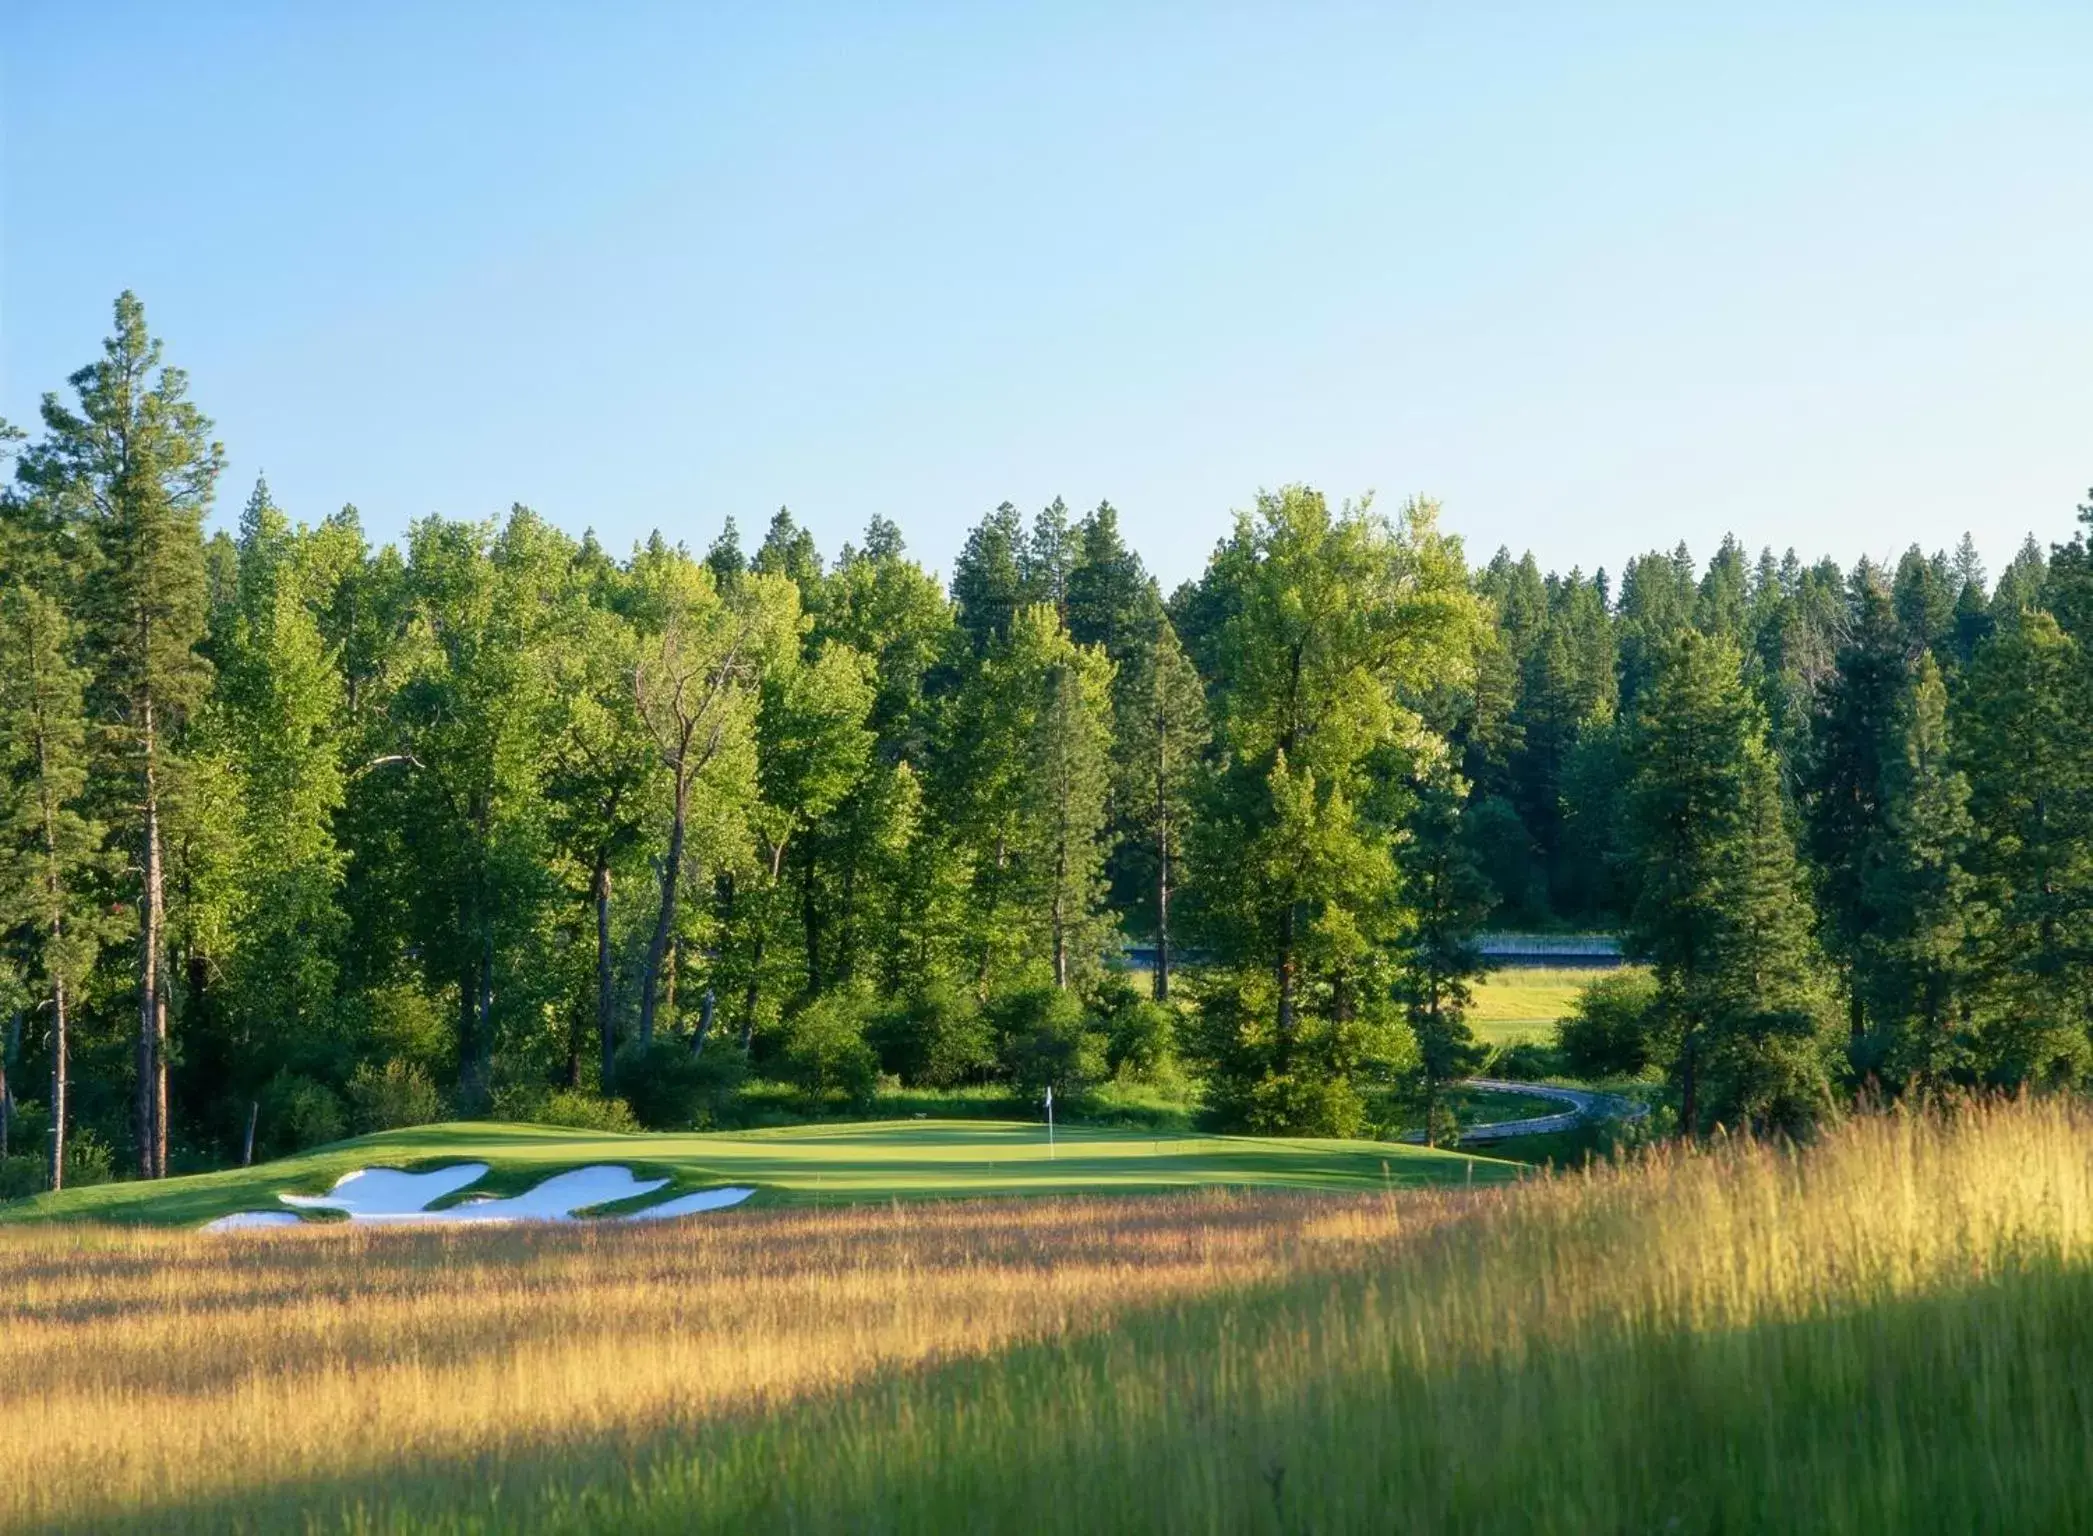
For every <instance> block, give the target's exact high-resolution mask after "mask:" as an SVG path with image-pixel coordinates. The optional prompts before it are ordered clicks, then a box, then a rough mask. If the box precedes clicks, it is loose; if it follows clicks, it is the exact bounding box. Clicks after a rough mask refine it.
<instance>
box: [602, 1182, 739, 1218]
mask: <svg viewBox="0 0 2093 1536" xmlns="http://www.w3.org/2000/svg"><path fill="white" fill-rule="evenodd" d="M754 1193H755V1191H754V1190H753V1189H741V1188H736V1187H733V1186H729V1187H728V1188H726V1189H701V1190H699V1191H698V1192H697V1193H696V1194H694V1195H678V1196H677V1197H676V1198H675V1199H673V1200H664V1201H662V1202H661V1204H659V1205H650V1206H648V1207H647V1208H646V1209H645V1210H643V1211H633V1212H632V1213H631V1214H629V1215H628V1216H626V1218H625V1219H626V1220H627V1221H667V1220H668V1219H669V1218H670V1217H672V1216H695V1215H697V1214H698V1212H700V1211H723V1210H725V1209H726V1208H727V1207H728V1206H730V1205H739V1204H741V1202H742V1201H744V1200H746V1199H748V1197H749V1196H750V1195H753V1194H754Z"/></svg>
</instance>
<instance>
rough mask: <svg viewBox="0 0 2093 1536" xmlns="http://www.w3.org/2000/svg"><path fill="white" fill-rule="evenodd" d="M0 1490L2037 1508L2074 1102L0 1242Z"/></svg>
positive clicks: (2071, 1524)
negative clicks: (224, 1231) (1411, 1161)
mask: <svg viewBox="0 0 2093 1536" xmlns="http://www.w3.org/2000/svg"><path fill="white" fill-rule="evenodd" d="M0 1381H4V1382H5V1383H6V1388H5V1390H6V1394H7V1397H6V1404H7V1405H6V1409H5V1413H4V1424H5V1433H4V1434H0V1525H4V1526H6V1527H7V1528H10V1529H44V1528H52V1527H59V1526H68V1525H71V1526H79V1527H83V1528H85V1527H92V1528H116V1529H137V1530H154V1531H161V1530H182V1529H199V1530H226V1529H288V1530H304V1529H314V1530H330V1531H331V1530H374V1529H402V1530H405V1529H440V1530H495V1529H509V1528H529V1529H562V1530H600V1531H625V1530H662V1531H678V1530H690V1529H705V1530H714V1529H716V1530H749V1529H801V1530H839V1531H840V1530H868V1529H869V1530H891V1531H920V1530H940V1529H968V1530H1016V1529H1057V1530H1069V1531H1107V1530H1125V1529H1156V1530H1185V1531H1207V1530H1255V1531H1274V1532H1280V1531H1288V1532H1291V1531H1342V1530H1377V1531H1378V1530H1389V1529H1411V1530H1426V1531H1434V1530H1548V1531H1557V1530H1559V1531H1581V1530H1684V1531H1700V1530H1707V1531H1714V1530H1729V1531H1739V1530H1759V1529H1783V1530H1847V1531H1879V1530H1940V1531H1949V1530H1958V1531H1959V1530H1971V1529H1984V1528H1989V1529H2001V1530H2008V1529H2010V1530H2065V1529H2072V1528H2085V1527H2086V1526H2087V1524H2088V1523H2089V1521H2093V1487H2089V1480H2088V1477H2087V1468H2088V1467H2089V1466H2093V1392H2088V1390H2087V1387H2086V1383H2087V1382H2088V1381H2093V1117H2089V1114H2088V1111H2087V1110H2086V1109H2085V1108H2083V1107H2081V1106H2079V1105H2076V1104H2073V1103H2068V1102H2062V1101H2056V1102H2039V1103H2029V1104H2020V1105H2011V1106H2002V1107H1994V1108H1988V1109H1981V1110H1966V1111H1963V1112H1960V1113H1958V1114H1956V1115H1954V1116H1952V1117H1949V1118H1930V1117H1907V1116H1901V1115H1899V1116H1888V1117H1880V1118H1869V1119H1861V1120H1855V1121H1852V1122H1849V1123H1848V1124H1846V1125H1844V1126H1842V1127H1839V1128H1837V1129H1835V1130H1833V1131H1832V1132H1830V1133H1829V1134H1828V1135H1827V1136H1826V1138H1825V1139H1824V1140H1823V1142H1822V1143H1821V1144H1820V1145H1818V1146H1815V1147H1813V1148H1812V1149H1810V1150H1809V1151H1807V1152H1806V1153H1802V1154H1794V1153H1789V1152H1783V1151H1779V1150H1775V1149H1771V1148H1765V1147H1758V1146H1744V1145H1735V1146H1721V1147H1717V1148H1715V1149H1712V1150H1709V1151H1705V1152H1684V1151H1671V1152H1666V1153H1663V1154H1660V1155H1656V1156H1653V1157H1650V1158H1647V1159H1645V1160H1642V1161H1640V1162H1637V1163H1635V1164H1632V1165H1628V1166H1622V1167H1617V1168H1609V1167H1602V1168H1600V1169H1597V1170H1595V1171H1590V1172H1587V1173H1582V1174H1576V1175H1570V1176H1558V1177H1553V1178H1539V1177H1536V1178H1534V1179H1530V1180H1528V1181H1526V1182H1525V1183H1523V1184H1521V1185H1518V1186H1516V1187H1511V1188H1499V1189H1479V1190H1475V1191H1472V1192H1471V1191H1458V1190H1438V1191H1434V1190H1419V1191H1400V1190H1397V1191H1391V1192H1390V1193H1388V1194H1385V1195H1376V1196H1358V1195H1323V1196H1317V1195H1303V1194H1276V1193H1228V1192H1204V1193H1198V1194H1191V1195H1177V1196H1152V1197H1141V1198H1133V1199H1109V1198H1098V1199H1091V1200H1038V1201H1020V1202H947V1203H937V1204H931V1205H920V1204H911V1205H903V1206H860V1207H856V1208H851V1209H845V1210H827V1211H824V1210H806V1209H798V1210H789V1209H788V1210H780V1211H770V1212H763V1211H756V1212H747V1213H729V1214H725V1215H721V1216H715V1217H710V1218H703V1219H700V1220H696V1221H692V1222H688V1223H683V1224H677V1225H674V1226H670V1227H664V1228H659V1229H652V1230H648V1229H637V1230H633V1229H593V1230H592V1229H589V1228H587V1227H580V1228H573V1229H564V1230H563V1229H543V1230H520V1229H512V1230H506V1231H493V1232H487V1231H480V1232H473V1231H453V1232H449V1233H445V1232H440V1231H398V1230H391V1231H386V1230H379V1231H369V1230H360V1229H348V1230H343V1229H319V1230H310V1231H294V1232H268V1233H257V1234H249V1235H242V1236H234V1237H208V1236H203V1235H199V1234H194V1233H171V1232H165V1231H146V1230H121V1231H119V1230H113V1229H108V1228H99V1227H85V1226H71V1227H68V1226H47V1227H35V1228H18V1229H12V1230H8V1231H5V1232H0Z"/></svg>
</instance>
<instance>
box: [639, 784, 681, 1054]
mask: <svg viewBox="0 0 2093 1536" xmlns="http://www.w3.org/2000/svg"><path fill="white" fill-rule="evenodd" d="M689 813H690V783H689V781H688V780H687V779H685V778H683V777H682V775H681V773H680V771H679V773H678V775H677V779H676V804H675V814H674V816H673V818H672V819H671V820H670V822H669V853H668V857H667V858H666V859H664V860H663V861H662V866H661V909H660V910H659V911H658V912H657V913H656V914H655V917H654V937H653V938H652V939H651V940H649V941H648V944H647V961H646V964H645V966H644V967H642V969H641V971H640V1049H641V1050H643V1051H644V1050H646V1049H647V1048H648V1047H649V1046H651V1045H653V1044H654V1013H655V1009H656V1007H657V1005H658V1003H659V1000H660V993H661V968H662V965H663V963H664V962H665V961H666V960H667V959H668V955H669V935H670V934H671V932H673V931H674V929H675V926H676V890H677V887H678V886H680V885H681V884H682V878H683V824H684V818H685V817H686V816H687V815H689Z"/></svg>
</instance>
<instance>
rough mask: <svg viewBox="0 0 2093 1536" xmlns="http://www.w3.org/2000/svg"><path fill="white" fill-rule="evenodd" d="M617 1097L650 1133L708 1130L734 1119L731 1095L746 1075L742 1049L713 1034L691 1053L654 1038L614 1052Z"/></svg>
mask: <svg viewBox="0 0 2093 1536" xmlns="http://www.w3.org/2000/svg"><path fill="white" fill-rule="evenodd" d="M617 1068H618V1082H617V1088H618V1096H619V1097H620V1098H622V1099H624V1101H625V1102H626V1103H627V1104H629V1105H630V1106H631V1107H632V1113H633V1116H634V1118H636V1119H637V1120H638V1121H639V1123H640V1124H641V1126H643V1127H644V1128H645V1129H647V1130H650V1131H689V1130H710V1129H712V1128H714V1127H716V1126H719V1125H720V1124H722V1123H723V1122H727V1121H729V1120H731V1119H732V1118H733V1116H734V1097H735V1095H736V1094H737V1093H738V1092H740V1090H741V1085H742V1082H743V1080H744V1079H745V1078H746V1077H747V1076H748V1065H747V1063H746V1062H745V1061H744V1060H743V1058H742V1055H741V1051H740V1049H739V1048H738V1047H736V1046H735V1045H734V1044H733V1043H732V1041H730V1040H722V1039H721V1038H720V1036H719V1035H718V1034H717V1033H715V1034H714V1035H713V1037H712V1041H711V1044H710V1046H709V1047H708V1048H707V1049H706V1050H705V1051H703V1052H701V1053H699V1054H697V1055H693V1054H692V1053H691V1049H690V1042H689V1041H688V1040H683V1039H669V1038H667V1037H666V1036H656V1037H655V1040H654V1043H653V1044H652V1045H650V1046H647V1047H645V1048H644V1049H643V1048H642V1047H641V1046H640V1045H639V1044H637V1043H636V1042H635V1043H633V1044H630V1045H627V1046H625V1047H624V1048H623V1049H621V1050H620V1051H619V1052H618V1061H617Z"/></svg>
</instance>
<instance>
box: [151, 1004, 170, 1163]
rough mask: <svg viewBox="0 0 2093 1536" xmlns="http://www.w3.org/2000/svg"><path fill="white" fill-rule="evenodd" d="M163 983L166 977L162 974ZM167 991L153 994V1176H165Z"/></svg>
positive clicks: (166, 1138)
mask: <svg viewBox="0 0 2093 1536" xmlns="http://www.w3.org/2000/svg"><path fill="white" fill-rule="evenodd" d="M160 979H161V981H162V982H163V983H164V982H165V981H166V979H167V978H166V977H165V976H162V977H161V978H160ZM167 1140H168V1137H167V992H166V989H165V987H164V985H163V986H162V988H161V989H160V990H159V991H158V993H157V994H156V995H155V996H154V998H153V1177H154V1178H156V1179H164V1178H166V1177H167Z"/></svg>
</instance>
